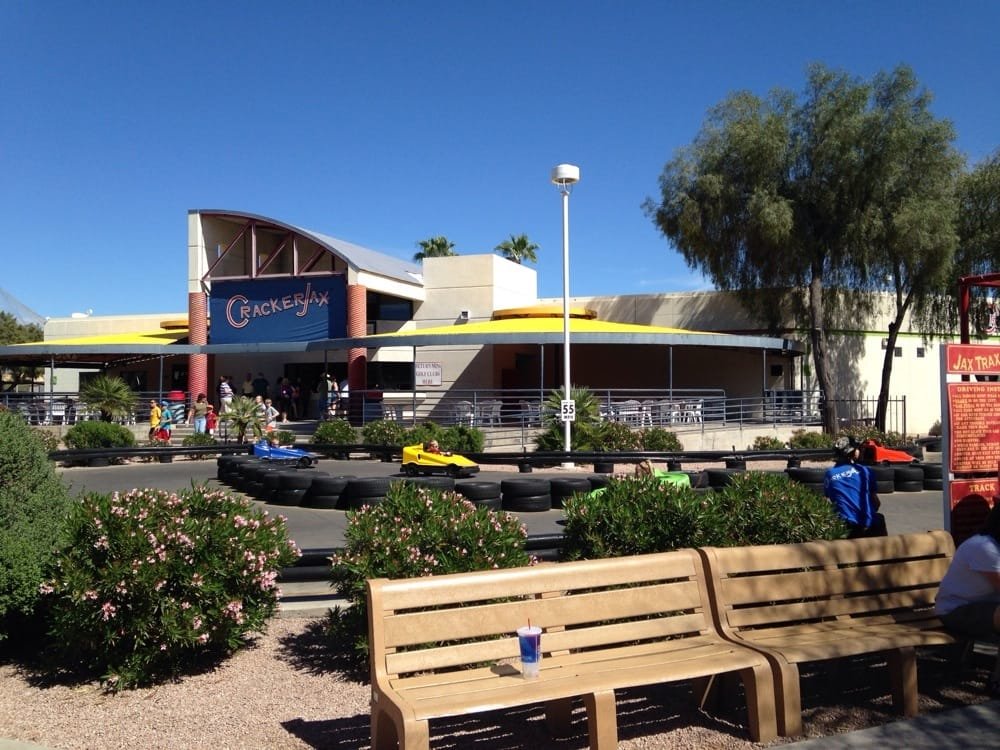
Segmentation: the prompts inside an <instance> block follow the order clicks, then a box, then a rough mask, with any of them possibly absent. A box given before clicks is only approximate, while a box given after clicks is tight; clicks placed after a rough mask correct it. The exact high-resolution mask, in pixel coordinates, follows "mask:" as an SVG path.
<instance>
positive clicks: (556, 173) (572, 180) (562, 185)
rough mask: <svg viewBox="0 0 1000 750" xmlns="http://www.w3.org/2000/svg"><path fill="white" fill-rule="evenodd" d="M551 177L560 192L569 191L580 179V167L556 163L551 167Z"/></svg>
mask: <svg viewBox="0 0 1000 750" xmlns="http://www.w3.org/2000/svg"><path fill="white" fill-rule="evenodd" d="M551 179H552V183H553V184H554V185H555V186H556V187H558V188H559V190H560V192H569V189H570V188H571V187H572V186H573V185H575V184H576V183H577V182H579V181H580V168H579V167H578V166H576V165H575V164H557V165H556V166H554V167H553V168H552V177H551Z"/></svg>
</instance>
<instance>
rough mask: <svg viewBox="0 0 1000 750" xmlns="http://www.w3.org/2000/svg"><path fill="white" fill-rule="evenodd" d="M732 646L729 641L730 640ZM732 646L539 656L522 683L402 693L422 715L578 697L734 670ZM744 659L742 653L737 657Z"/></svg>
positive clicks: (486, 681)
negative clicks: (536, 670)
mask: <svg viewBox="0 0 1000 750" xmlns="http://www.w3.org/2000/svg"><path fill="white" fill-rule="evenodd" d="M730 647H731V644H730ZM735 653H736V652H735V651H733V650H730V648H724V649H719V648H718V647H716V650H715V651H714V652H713V651H710V650H704V651H702V652H700V653H699V652H692V653H691V654H690V657H691V658H685V659H683V660H680V661H676V662H673V661H665V660H664V658H663V657H664V655H662V654H661V655H659V656H657V655H656V654H648V655H642V656H635V657H624V658H621V657H620V658H611V659H606V660H599V661H592V662H588V663H577V664H572V665H566V666H561V665H556V664H553V663H546V660H544V659H543V660H542V669H541V675H540V677H539V678H538V679H537V680H532V681H531V688H530V690H526V689H525V681H524V679H523V678H522V677H521V675H520V674H518V673H514V674H510V675H506V676H500V677H498V676H497V675H496V674H484V675H482V680H481V681H478V682H477V681H474V680H468V681H464V682H459V683H457V684H455V683H445V684H441V685H438V686H431V687H425V688H420V689H417V690H404V691H402V692H401V693H400V695H401V696H402V697H404V698H405V699H406V700H407V701H409V702H411V704H412V705H413V707H414V711H415V713H416V715H417V717H418V718H420V719H433V718H439V717H446V716H457V715H461V714H465V713H469V712H473V711H484V710H489V709H494V708H501V707H506V706H519V705H527V704H531V703H538V702H542V701H546V700H556V699H558V698H563V697H570V696H576V695H580V694H581V693H587V692H590V691H595V690H603V689H606V687H607V685H608V684H613V685H615V686H616V687H617V688H620V689H624V688H627V687H633V686H637V685H648V684H650V683H655V682H664V681H677V680H687V679H694V678H696V677H704V676H707V675H714V674H719V673H723V672H728V671H733V669H734V664H735V663H738V662H734V654H735ZM741 658H742V653H740V654H739V655H738V656H737V659H741Z"/></svg>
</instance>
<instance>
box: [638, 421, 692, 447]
mask: <svg viewBox="0 0 1000 750" xmlns="http://www.w3.org/2000/svg"><path fill="white" fill-rule="evenodd" d="M640 440H641V443H642V449H643V450H644V451H671V452H673V453H679V452H680V451H682V450H684V446H683V445H682V444H681V441H680V438H678V437H677V433H675V432H671V431H670V430H665V429H664V428H662V427H650V428H649V429H647V430H643V431H642V433H641V434H640Z"/></svg>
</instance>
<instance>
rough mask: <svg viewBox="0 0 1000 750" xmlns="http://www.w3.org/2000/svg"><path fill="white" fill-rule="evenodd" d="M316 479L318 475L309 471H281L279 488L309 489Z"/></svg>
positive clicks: (279, 473)
mask: <svg viewBox="0 0 1000 750" xmlns="http://www.w3.org/2000/svg"><path fill="white" fill-rule="evenodd" d="M316 479H318V477H317V475H316V474H313V473H312V472H309V471H279V472H278V489H279V490H308V489H309V488H310V487H312V483H313V482H315V481H316Z"/></svg>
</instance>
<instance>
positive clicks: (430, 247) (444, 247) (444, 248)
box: [413, 235, 455, 261]
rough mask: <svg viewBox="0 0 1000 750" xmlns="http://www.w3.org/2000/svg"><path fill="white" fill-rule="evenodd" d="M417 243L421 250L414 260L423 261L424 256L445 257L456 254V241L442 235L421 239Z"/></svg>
mask: <svg viewBox="0 0 1000 750" xmlns="http://www.w3.org/2000/svg"><path fill="white" fill-rule="evenodd" d="M417 244H418V245H419V246H420V252H419V253H416V254H414V256H413V260H415V261H421V260H423V259H424V258H443V257H446V256H448V255H454V254H455V250H454V247H455V243H454V242H450V241H449V240H448V238H447V237H444V236H441V235H438V236H437V237H428V238H427V239H426V240H420V242H418V243H417Z"/></svg>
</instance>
